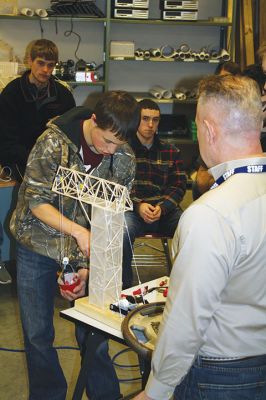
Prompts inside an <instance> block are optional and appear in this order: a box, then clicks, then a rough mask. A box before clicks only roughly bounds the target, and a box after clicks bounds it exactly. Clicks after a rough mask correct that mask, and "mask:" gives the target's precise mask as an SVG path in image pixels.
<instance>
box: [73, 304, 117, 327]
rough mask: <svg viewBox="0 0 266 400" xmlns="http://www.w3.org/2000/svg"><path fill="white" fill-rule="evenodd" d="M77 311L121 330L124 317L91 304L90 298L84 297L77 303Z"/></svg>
mask: <svg viewBox="0 0 266 400" xmlns="http://www.w3.org/2000/svg"><path fill="white" fill-rule="evenodd" d="M74 308H75V310H77V311H79V312H81V313H82V314H85V315H87V316H89V317H90V318H93V319H95V320H96V321H99V322H102V323H103V324H106V325H108V326H110V327H112V328H114V329H118V330H120V329H121V323H122V321H123V318H124V316H123V315H120V314H119V313H117V312H114V311H111V310H109V309H107V308H104V309H102V308H99V307H96V306H94V305H93V304H90V303H89V298H88V297H82V298H81V299H78V300H76V301H75V307H74Z"/></svg>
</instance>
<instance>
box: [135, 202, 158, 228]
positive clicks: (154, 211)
mask: <svg viewBox="0 0 266 400" xmlns="http://www.w3.org/2000/svg"><path fill="white" fill-rule="evenodd" d="M161 212H162V211H161V207H160V206H153V205H151V204H149V203H140V204H139V207H138V213H139V215H140V216H141V218H142V219H143V220H144V222H146V223H147V224H152V223H153V222H155V221H158V220H159V219H160V217H161Z"/></svg>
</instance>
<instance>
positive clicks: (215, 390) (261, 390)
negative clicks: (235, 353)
mask: <svg viewBox="0 0 266 400" xmlns="http://www.w3.org/2000/svg"><path fill="white" fill-rule="evenodd" d="M265 399H266V355H262V356H257V357H249V358H246V359H243V360H234V361H218V362H216V361H213V360H212V361H211V362H209V361H207V360H203V359H202V358H201V357H198V358H197V359H196V361H195V362H194V364H193V366H192V367H191V369H190V371H189V372H188V374H187V375H186V377H185V378H184V380H183V381H182V382H181V383H180V385H178V386H177V387H176V389H175V392H174V400H265Z"/></svg>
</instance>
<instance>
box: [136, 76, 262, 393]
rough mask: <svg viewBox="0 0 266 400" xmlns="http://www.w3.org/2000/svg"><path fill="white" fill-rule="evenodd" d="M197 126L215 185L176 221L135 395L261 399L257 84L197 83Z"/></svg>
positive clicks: (234, 80)
mask: <svg viewBox="0 0 266 400" xmlns="http://www.w3.org/2000/svg"><path fill="white" fill-rule="evenodd" d="M196 123H197V130H198V140H199V147H200V153H201V157H202V159H203V160H204V162H205V163H206V165H207V166H208V168H209V172H210V173H211V174H212V175H213V177H214V180H215V183H214V185H213V186H212V188H211V190H210V191H208V192H206V193H205V194H204V195H202V196H201V197H200V198H199V199H198V200H197V201H195V202H194V203H193V204H192V205H191V206H190V207H189V208H188V209H187V210H186V211H185V212H184V213H183V215H182V217H181V219H180V222H179V225H178V228H177V231H176V234H175V237H174V239H173V255H174V257H175V260H174V265H173V270H172V273H171V277H170V288H169V292H168V299H167V303H166V306H165V311H164V314H163V319H162V322H161V326H160V331H159V337H158V341H157V345H156V348H155V351H154V354H153V358H152V370H151V374H150V377H149V380H148V383H147V385H146V388H145V391H144V392H142V393H141V394H139V395H138V396H137V397H135V400H149V399H154V400H166V399H169V398H171V396H172V395H173V393H174V400H202V399H208V400H222V399H223V400H224V399H230V400H243V399H245V400H254V399H256V400H258V399H259V400H263V399H266V261H265V260H266V173H265V172H266V153H263V152H262V148H261V144H260V132H261V124H262V110H261V94H260V92H259V90H258V88H257V85H256V83H255V82H254V81H253V80H251V79H250V78H247V77H240V76H231V75H226V76H210V77H208V78H206V79H204V80H202V81H201V82H200V85H199V100H198V105H197V116H196Z"/></svg>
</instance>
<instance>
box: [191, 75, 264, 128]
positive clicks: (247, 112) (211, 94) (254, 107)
mask: <svg viewBox="0 0 266 400" xmlns="http://www.w3.org/2000/svg"><path fill="white" fill-rule="evenodd" d="M198 103H199V104H201V105H203V104H205V103H212V104H214V105H215V108H216V109H217V115H218V118H221V117H223V125H222V129H223V131H224V132H225V133H231V134H234V133H235V134H237V133H242V132H254V131H256V132H257V131H260V130H261V127H262V120H263V118H262V103H261V94H260V91H259V87H258V85H257V83H256V82H255V81H254V80H252V79H250V78H248V77H244V76H233V75H222V76H220V75H218V76H217V75H212V76H209V77H207V78H205V79H203V80H202V81H200V83H199V90H198ZM213 117H214V118H215V116H213Z"/></svg>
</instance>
